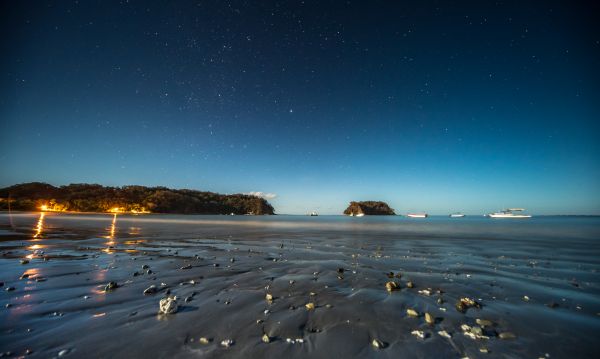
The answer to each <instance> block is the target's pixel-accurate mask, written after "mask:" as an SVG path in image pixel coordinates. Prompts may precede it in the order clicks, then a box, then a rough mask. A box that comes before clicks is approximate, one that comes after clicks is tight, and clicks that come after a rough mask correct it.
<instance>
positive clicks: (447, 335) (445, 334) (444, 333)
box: [437, 330, 452, 339]
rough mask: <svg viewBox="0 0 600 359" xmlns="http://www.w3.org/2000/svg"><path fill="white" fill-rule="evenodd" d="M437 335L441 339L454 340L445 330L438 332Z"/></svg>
mask: <svg viewBox="0 0 600 359" xmlns="http://www.w3.org/2000/svg"><path fill="white" fill-rule="evenodd" d="M437 333H438V334H439V335H440V336H441V337H444V338H448V339H450V338H452V335H451V334H450V333H448V332H447V331H445V330H440V331H438V332H437Z"/></svg>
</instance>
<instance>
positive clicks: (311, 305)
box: [305, 302, 315, 310]
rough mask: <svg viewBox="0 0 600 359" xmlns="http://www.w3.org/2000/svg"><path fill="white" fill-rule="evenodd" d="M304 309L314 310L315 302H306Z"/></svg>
mask: <svg viewBox="0 0 600 359" xmlns="http://www.w3.org/2000/svg"><path fill="white" fill-rule="evenodd" d="M305 307H306V310H314V309H315V303H312V302H311V303H306V305H305Z"/></svg>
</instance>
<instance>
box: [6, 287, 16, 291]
mask: <svg viewBox="0 0 600 359" xmlns="http://www.w3.org/2000/svg"><path fill="white" fill-rule="evenodd" d="M13 290H15V287H6V291H7V292H12V291H13Z"/></svg>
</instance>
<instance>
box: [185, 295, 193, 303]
mask: <svg viewBox="0 0 600 359" xmlns="http://www.w3.org/2000/svg"><path fill="white" fill-rule="evenodd" d="M183 301H184V302H186V303H189V302H191V301H192V297H189V296H188V297H185V299H184V300H183Z"/></svg>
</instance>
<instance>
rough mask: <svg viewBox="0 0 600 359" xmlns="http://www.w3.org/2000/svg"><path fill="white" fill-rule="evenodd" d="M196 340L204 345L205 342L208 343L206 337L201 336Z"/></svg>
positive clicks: (208, 340)
mask: <svg viewBox="0 0 600 359" xmlns="http://www.w3.org/2000/svg"><path fill="white" fill-rule="evenodd" d="M198 342H199V343H200V344H204V345H206V344H208V343H210V339H208V338H207V337H201V338H200V339H198Z"/></svg>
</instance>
